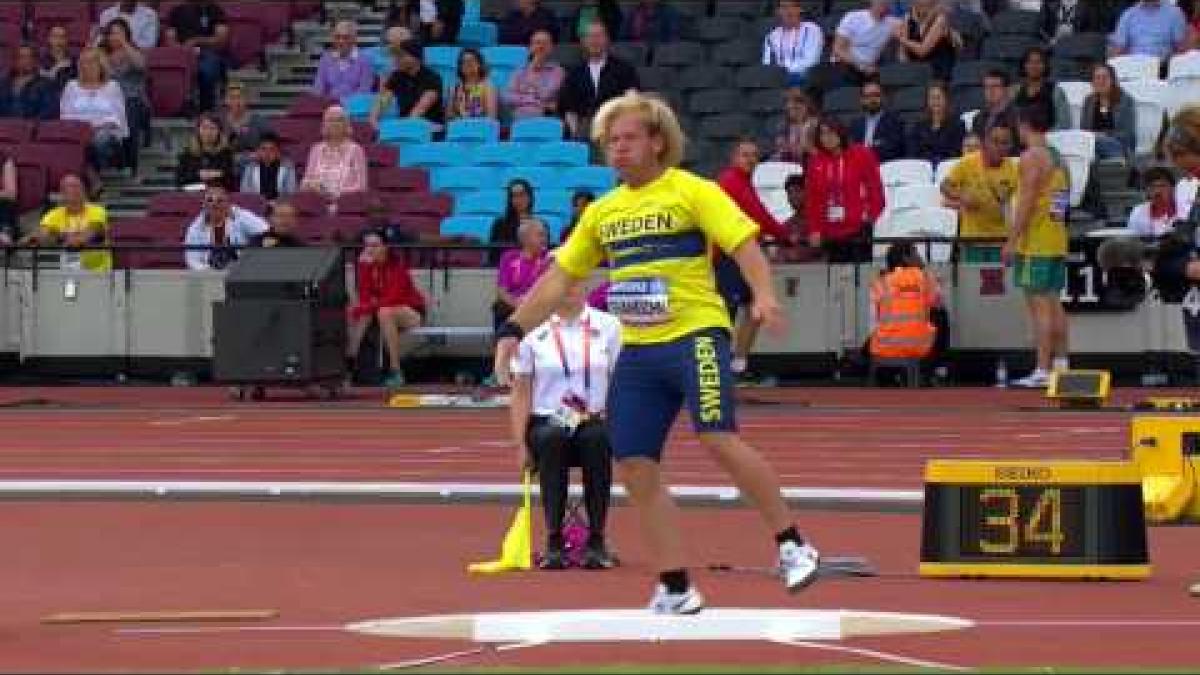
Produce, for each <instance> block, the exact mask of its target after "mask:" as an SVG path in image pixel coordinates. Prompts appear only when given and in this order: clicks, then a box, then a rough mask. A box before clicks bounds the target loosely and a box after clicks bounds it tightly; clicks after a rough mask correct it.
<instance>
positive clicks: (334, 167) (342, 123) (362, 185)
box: [300, 105, 367, 202]
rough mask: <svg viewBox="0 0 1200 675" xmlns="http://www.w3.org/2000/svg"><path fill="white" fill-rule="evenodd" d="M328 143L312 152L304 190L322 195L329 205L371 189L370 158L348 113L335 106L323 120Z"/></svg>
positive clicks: (323, 143) (330, 107) (328, 109)
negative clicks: (355, 135)
mask: <svg viewBox="0 0 1200 675" xmlns="http://www.w3.org/2000/svg"><path fill="white" fill-rule="evenodd" d="M321 136H322V138H323V139H324V140H322V141H321V142H319V143H317V144H315V145H313V146H312V149H311V150H309V151H308V163H307V164H306V165H305V167H304V181H303V182H302V183H301V184H300V189H301V190H306V191H312V192H320V193H321V194H323V195H325V197H326V199H328V200H329V201H331V202H332V201H334V200H336V199H337V198H338V197H340V196H342V195H344V194H346V193H348V192H365V191H366V189H367V154H366V152H365V151H364V150H363V148H362V146H361V145H359V144H358V142H356V141H355V140H354V138H353V137H352V135H351V128H350V118H349V117H347V116H346V109H345V108H343V107H342V106H340V105H331V106H329V107H328V108H327V109H326V110H325V116H324V118H323V119H322V120H321Z"/></svg>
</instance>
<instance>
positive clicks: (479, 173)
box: [429, 166, 495, 197]
mask: <svg viewBox="0 0 1200 675" xmlns="http://www.w3.org/2000/svg"><path fill="white" fill-rule="evenodd" d="M494 174H495V171H492V170H489V169H481V168H479V167H476V166H442V167H437V168H435V169H432V170H431V171H430V172H429V189H430V190H432V191H434V192H449V193H450V194H452V195H454V196H455V197H457V196H458V195H461V194H465V193H470V192H476V191H478V190H479V188H480V186H483V185H486V184H487V180H488V177H489V176H492V175H494Z"/></svg>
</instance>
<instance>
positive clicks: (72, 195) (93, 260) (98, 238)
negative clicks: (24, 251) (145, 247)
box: [24, 174, 112, 272]
mask: <svg viewBox="0 0 1200 675" xmlns="http://www.w3.org/2000/svg"><path fill="white" fill-rule="evenodd" d="M58 192H59V194H60V195H61V196H62V205H61V206H57V207H55V208H53V209H50V210H49V211H48V212H47V213H46V215H44V216H42V222H41V223H40V225H39V226H38V230H37V232H36V233H35V234H33V235H32V236H31V237H28V238H27V239H26V240H25V242H24V243H26V244H29V245H42V246H66V247H70V249H71V250H68V251H64V252H63V254H62V266H63V267H64V268H65V269H85V270H90V271H93V272H107V271H109V270H111V269H112V254H111V253H109V252H108V251H105V250H99V251H97V250H89V251H85V252H82V253H81V252H79V249H80V248H83V247H87V246H106V245H108V243H109V231H108V212H107V211H105V209H104V207H103V206H101V205H99V204H92V203H90V202H88V201H87V199H86V193H85V192H84V187H83V181H82V180H81V179H80V178H79V176H76V175H74V174H67V175H66V176H63V178H62V181H61V182H60V183H59V186H58Z"/></svg>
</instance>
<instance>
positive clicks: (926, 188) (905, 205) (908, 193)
mask: <svg viewBox="0 0 1200 675" xmlns="http://www.w3.org/2000/svg"><path fill="white" fill-rule="evenodd" d="M941 204H942V191H941V188H939V187H938V186H937V185H936V184H934V183H928V184H920V185H899V186H897V187H895V188H894V189H893V190H892V191H891V194H890V195H889V198H888V202H887V205H888V206H889V207H891V208H895V209H913V208H920V207H923V206H940V205H941Z"/></svg>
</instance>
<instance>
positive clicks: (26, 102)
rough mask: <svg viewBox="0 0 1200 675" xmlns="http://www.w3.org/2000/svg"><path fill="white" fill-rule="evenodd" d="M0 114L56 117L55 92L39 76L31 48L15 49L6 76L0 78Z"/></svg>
mask: <svg viewBox="0 0 1200 675" xmlns="http://www.w3.org/2000/svg"><path fill="white" fill-rule="evenodd" d="M0 117H20V118H22V119H27V120H51V119H55V118H56V117H58V91H57V90H56V88H55V85H54V83H53V82H51V81H50V80H48V79H46V78H45V77H42V74H41V72H40V71H39V70H38V66H37V55H36V53H35V52H34V49H33V47H31V46H29V45H21V46H20V47H18V48H17V58H16V62H15V63H14V64H13V69H12V72H11V73H9V75H8V77H4V78H0Z"/></svg>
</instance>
